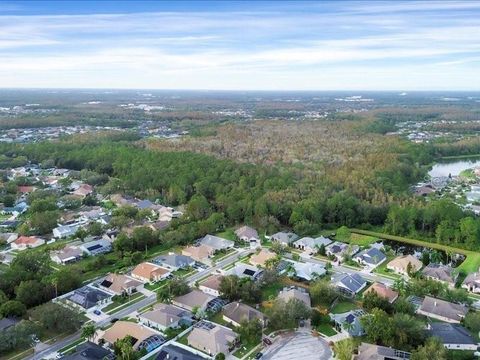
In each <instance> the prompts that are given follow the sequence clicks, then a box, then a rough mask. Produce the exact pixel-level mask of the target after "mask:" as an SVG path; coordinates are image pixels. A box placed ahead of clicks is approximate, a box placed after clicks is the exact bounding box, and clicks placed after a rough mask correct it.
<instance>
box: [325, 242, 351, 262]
mask: <svg viewBox="0 0 480 360" xmlns="http://www.w3.org/2000/svg"><path fill="white" fill-rule="evenodd" d="M358 250H360V247H359V246H358V245H350V244H345V243H342V242H338V241H335V242H334V243H332V244H330V245H328V246H327V247H326V248H325V253H326V254H327V255H328V256H335V257H336V258H337V259H338V260H339V261H344V260H345V259H346V258H347V257H349V256H353V255H354V254H355V253H356V252H358Z"/></svg>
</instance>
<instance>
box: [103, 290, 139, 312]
mask: <svg viewBox="0 0 480 360" xmlns="http://www.w3.org/2000/svg"><path fill="white" fill-rule="evenodd" d="M144 298H145V295H143V294H142V293H136V294H134V295H132V296H130V298H125V301H120V300H117V301H114V302H112V303H111V304H109V305H107V306H106V307H104V308H103V309H102V311H103V312H104V313H107V314H109V313H111V312H112V310H114V309H115V311H120V310H121V309H124V308H126V307H127V306H130V305H132V304H134V303H136V302H139V301H140V300H142V299H144Z"/></svg>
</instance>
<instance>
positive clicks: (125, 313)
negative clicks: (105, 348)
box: [27, 249, 252, 360]
mask: <svg viewBox="0 0 480 360" xmlns="http://www.w3.org/2000/svg"><path fill="white" fill-rule="evenodd" d="M251 251H252V250H251V249H247V250H240V251H238V252H236V253H235V254H232V255H230V256H227V257H226V258H225V259H223V260H221V261H219V262H218V263H217V264H216V265H215V266H213V267H210V268H208V269H205V270H203V271H200V272H197V273H195V274H193V275H191V276H189V277H187V278H186V280H187V281H188V282H189V284H194V283H195V282H196V281H197V280H199V279H202V278H204V277H205V276H207V275H209V274H211V273H212V272H214V271H216V270H218V269H221V268H222V267H225V266H227V265H229V264H231V263H233V262H235V261H236V260H237V259H239V258H241V257H243V256H246V255H247V254H249V253H250V252H251ZM156 301H157V296H156V294H153V295H150V296H148V297H146V298H145V299H142V300H140V301H139V302H136V303H134V304H132V305H131V306H129V307H126V308H125V309H122V310H120V311H119V312H117V313H115V314H111V315H110V316H108V317H107V318H105V319H104V320H102V321H100V322H98V323H96V326H97V327H101V326H105V325H107V324H109V323H110V321H111V320H112V319H114V318H116V319H121V318H124V317H126V316H128V315H129V314H131V313H133V312H135V311H137V310H139V309H142V308H144V307H146V306H148V305H151V304H153V303H155V302H156ZM80 335H81V332H80V331H78V332H76V333H75V334H72V335H69V336H68V337H66V338H64V339H62V340H60V341H57V342H56V343H54V344H52V345H51V346H50V347H48V348H47V349H45V350H43V351H40V352H38V353H36V354H34V355H31V356H29V357H28V358H27V359H32V360H40V359H42V358H44V357H46V356H47V355H49V354H51V353H54V352H57V351H58V350H60V349H62V348H63V347H65V346H67V345H68V344H70V343H72V342H74V341H75V340H77V339H79V338H80Z"/></svg>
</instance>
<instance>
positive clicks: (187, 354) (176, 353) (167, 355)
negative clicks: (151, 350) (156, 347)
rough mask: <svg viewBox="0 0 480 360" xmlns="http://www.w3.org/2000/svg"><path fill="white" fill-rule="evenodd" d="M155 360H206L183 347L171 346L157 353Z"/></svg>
mask: <svg viewBox="0 0 480 360" xmlns="http://www.w3.org/2000/svg"><path fill="white" fill-rule="evenodd" d="M155 360H205V358H204V357H203V356H200V355H197V354H194V353H193V352H191V351H189V350H187V349H185V348H183V347H178V346H175V345H171V344H169V345H166V346H164V347H163V348H162V350H160V352H159V353H157V357H156V358H155Z"/></svg>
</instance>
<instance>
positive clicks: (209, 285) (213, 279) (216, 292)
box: [198, 275, 223, 297]
mask: <svg viewBox="0 0 480 360" xmlns="http://www.w3.org/2000/svg"><path fill="white" fill-rule="evenodd" d="M222 279H223V276H222V275H212V276H210V277H208V278H207V279H206V280H205V281H203V282H201V283H200V284H199V286H198V288H199V289H200V290H201V291H203V292H204V293H205V294H208V295H212V296H215V297H218V296H220V283H221V282H222Z"/></svg>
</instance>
